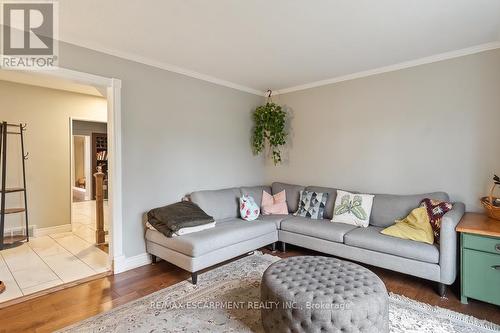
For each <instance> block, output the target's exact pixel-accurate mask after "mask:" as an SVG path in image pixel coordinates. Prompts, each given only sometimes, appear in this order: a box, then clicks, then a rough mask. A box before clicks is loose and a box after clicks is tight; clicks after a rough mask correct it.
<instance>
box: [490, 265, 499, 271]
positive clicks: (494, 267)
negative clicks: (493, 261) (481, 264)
mask: <svg viewBox="0 0 500 333" xmlns="http://www.w3.org/2000/svg"><path fill="white" fill-rule="evenodd" d="M491 268H493V269H496V270H497V271H500V265H493V266H491Z"/></svg>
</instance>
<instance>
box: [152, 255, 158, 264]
mask: <svg viewBox="0 0 500 333" xmlns="http://www.w3.org/2000/svg"><path fill="white" fill-rule="evenodd" d="M157 262H158V258H157V257H156V256H155V255H154V254H152V255H151V263H152V264H153V265H154V264H156V263H157Z"/></svg>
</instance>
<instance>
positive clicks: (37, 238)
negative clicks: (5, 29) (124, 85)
mask: <svg viewBox="0 0 500 333" xmlns="http://www.w3.org/2000/svg"><path fill="white" fill-rule="evenodd" d="M3 73H4V72H3V71H0V80H4V81H8V82H13V83H14V84H22V85H26V86H28V87H31V88H29V89H30V90H34V89H36V88H33V87H46V86H45V83H46V82H48V80H49V79H50V83H51V86H47V88H50V89H55V90H51V91H52V92H48V93H47V94H45V93H43V94H44V96H49V95H51V96H52V95H55V93H54V92H55V91H63V92H64V91H66V92H69V94H70V95H72V96H75V94H74V93H77V94H84V95H95V96H100V98H101V101H104V120H105V119H106V118H107V119H108V122H110V126H109V128H106V129H104V130H103V131H102V132H103V133H107V132H110V138H111V140H110V143H109V147H108V149H107V151H109V153H110V156H113V159H112V160H109V167H108V170H109V178H110V181H109V185H108V184H107V183H106V192H109V197H110V201H109V207H110V209H109V211H108V212H106V213H105V214H103V215H104V216H106V217H107V216H108V215H109V219H107V220H109V221H111V222H112V223H111V222H110V228H109V229H110V230H109V235H107V236H106V241H108V238H109V242H110V243H111V242H112V243H111V246H110V247H109V252H108V253H106V252H104V251H101V252H102V253H103V254H104V256H102V255H96V251H95V250H99V251H100V250H101V249H100V248H98V247H96V246H95V245H94V244H90V245H91V246H90V247H89V246H88V244H89V242H87V241H85V240H84V239H83V238H82V237H80V236H78V235H75V234H74V233H73V230H72V229H73V228H72V225H71V223H70V220H71V216H70V215H71V214H66V213H64V212H68V213H70V211H71V208H69V209H68V206H71V205H68V204H67V203H72V198H73V191H72V190H71V191H70V195H69V196H68V191H67V189H68V188H70V186H69V184H75V185H74V186H71V189H72V188H73V187H75V188H80V189H82V190H81V191H80V198H82V199H83V201H88V200H89V199H90V201H91V200H92V192H89V193H87V187H88V186H86V184H85V183H83V184H82V182H81V181H80V182H77V179H74V178H73V175H71V177H70V175H69V174H70V169H69V168H68V167H67V166H68V165H69V164H70V163H68V162H70V156H69V154H68V152H69V151H72V149H73V148H74V147H73V145H69V147H68V140H67V138H68V129H65V130H62V131H56V128H58V126H59V128H61V127H60V126H61V125H62V124H61V123H60V121H58V120H56V121H54V122H52V123H50V124H48V125H43V126H41V123H40V122H41V121H43V120H44V119H47V116H46V115H45V114H44V116H43V117H38V118H29V119H24V118H25V116H26V117H28V115H23V114H22V111H23V110H25V111H30V112H31V111H32V110H38V111H40V110H39V109H40V107H41V105H42V104H36V103H34V104H33V105H32V106H30V107H26V108H23V110H18V111H15V110H16V107H17V106H19V105H17V104H19V103H12V106H11V107H9V108H7V107H6V108H4V109H3V110H4V111H5V110H7V111H9V112H10V113H5V114H2V119H5V120H9V117H12V118H13V120H12V121H14V120H15V121H20V122H23V123H29V125H30V126H29V127H28V130H29V132H28V133H29V136H28V142H27V145H28V149H29V150H30V151H31V154H30V160H29V163H31V166H30V165H29V166H28V177H31V179H29V180H28V185H27V188H28V193H29V196H28V199H29V200H28V206H29V207H30V212H31V216H30V226H29V234H30V238H29V242H25V243H23V244H20V245H19V246H17V247H13V248H4V250H2V251H0V281H3V282H4V285H5V286H6V290H5V292H3V293H1V294H0V308H1V307H4V306H7V305H9V304H13V303H17V302H20V301H22V300H24V299H26V298H31V297H34V296H36V295H38V294H45V293H47V292H48V291H50V290H52V289H61V288H64V287H65V286H73V285H75V284H77V283H81V282H83V281H85V280H88V279H93V278H96V277H98V276H102V275H108V274H111V271H110V269H111V268H112V267H113V265H112V262H113V259H116V258H118V259H122V258H123V255H122V247H121V245H122V242H121V225H120V224H121V193H120V191H121V173H120V169H121V165H120V162H121V161H120V159H119V157H120V156H119V155H120V149H119V144H120V134H119V133H120V113H119V110H120V81H119V80H115V79H108V78H104V77H99V76H95V75H90V74H85V73H80V72H74V71H70V70H65V69H58V70H55V71H50V73H36V74H35V73H34V74H31V73H29V74H28V73H22V75H21V76H20V77H16V75H15V74H16V73H15V72H12V71H9V73H8V75H7V76H5V77H3V76H2V75H3ZM35 77H44V78H43V80H38V81H37V80H36V78H35ZM76 82H78V83H76ZM16 89H17V88H16ZM73 89H74V90H73ZM58 94H59V93H58ZM18 95H19V96H18V97H17V101H19V100H22V101H35V100H37V99H35V98H31V97H30V98H27V96H31V93H27V92H26V93H22V94H18ZM6 96H8V94H7V95H6ZM47 99H48V97H44V98H43V100H47ZM2 102H3V103H5V101H2ZM100 103H101V102H99V103H98V104H100ZM63 104H64V105H65V106H64V107H62V108H60V109H61V110H60V111H61V112H64V113H66V112H69V113H74V112H75V111H76V109H77V108H76V107H75V106H76V105H75V103H73V102H72V101H69V102H67V103H61V104H59V103H54V104H53V105H63ZM106 104H107V106H106ZM68 105H71V108H68V107H67V106H68ZM93 105H94V104H93ZM63 109H64V110H63ZM47 110H48V111H54V108H47ZM80 110H81V109H80ZM48 111H47V112H48ZM64 113H61V115H62V117H65V116H64ZM77 113H78V112H77ZM106 113H107V116H106ZM31 114H35V113H34V112H31ZM67 117H68V116H66V117H65V118H59V119H65V120H64V121H63V122H64V123H66V126H68V119H71V116H70V118H67ZM9 121H11V120H9ZM104 123H105V124H106V122H105V121H104ZM62 126H63V125H62ZM106 126H107V124H106ZM66 128H67V127H66ZM70 128H71V125H70ZM71 132H72V130H71V131H70V133H71ZM56 133H61V134H62V135H63V138H62V140H59V139H56V137H55V136H56ZM47 138H50V139H51V140H50V144H51V146H50V147H48V148H43V147H39V146H40V145H43V144H46V143H48V141H49V140H47ZM75 138H76V137H75ZM52 139H54V140H52ZM71 141H73V138H72V139H71ZM76 141H79V142H78V143H77V145H79V147H80V148H82V150H83V153H81V152H80V153H79V156H80V157H81V158H82V159H83V163H81V164H80V165H81V166H82V169H83V170H84V171H83V173H84V174H85V175H84V176H83V177H79V178H87V179H88V178H90V179H91V177H92V173H91V170H89V168H88V165H91V162H89V156H91V155H92V153H90V154H89V151H91V150H90V149H89V148H88V147H89V144H88V143H89V141H90V146H91V145H92V144H91V141H92V139H91V138H90V140H89V139H88V138H85V135H80V136H79V137H78V138H76ZM60 142H66V145H67V148H66V149H64V148H63V149H56V147H55V145H54V144H55V143H60ZM35 146H36V147H35ZM115 149H116V151H117V153H116V154H111V152H113V151H114V150H115ZM106 155H107V154H106ZM49 156H50V157H49ZM61 156H62V160H61ZM101 156H103V155H102V154H101ZM106 159H107V156H106ZM40 161H42V162H50V163H52V164H54V163H53V162H54V161H56V163H55V165H50V166H45V165H43V166H41V165H40V163H41V162H40ZM35 163H36V164H35ZM37 166H38V167H37ZM9 169H10V170H14V168H9ZM85 170H87V171H85ZM35 171H36V172H38V171H41V172H46V173H49V172H51V173H52V175H54V174H55V175H57V176H58V177H59V176H61V177H62V178H61V180H57V181H49V180H52V178H50V177H48V176H45V177H44V176H43V175H42V176H40V177H34V176H33V175H34V173H35ZM78 172H80V170H79V171H78ZM29 173H31V176H30V175H29ZM89 173H90V175H89ZM66 175H67V176H66ZM80 175H81V174H80ZM49 178H50V179H49ZM64 179H66V180H64ZM115 180H116V181H115ZM66 182H67V184H68V185H66ZM46 183H47V184H46ZM59 184H62V185H63V187H64V190H63V191H64V193H66V198H67V199H66V200H68V201H67V203H65V205H66V210H65V209H64V207H62V208H61V209H57V210H56V209H50V208H47V206H48V204H45V202H41V199H40V198H42V199H43V198H44V197H46V199H47V200H52V201H56V200H54V199H55V196H54V195H49V194H52V192H53V191H54V187H55V186H58V185H59ZM111 185H113V188H111V187H110V188H109V189H108V186H111ZM48 190H50V191H51V193H48V192H47V191H48ZM89 191H91V190H90V189H89ZM44 193H45V194H44ZM63 196H64V195H63ZM106 197H107V196H106ZM14 199H15V198H14ZM58 200H62V197H60V198H59V199H58ZM106 203H107V200H106ZM41 210H43V212H47V211H49V212H55V213H54V214H55V216H56V217H61V218H60V219H57V221H55V220H56V219H54V218H50V216H49V218H46V216H45V215H43V214H41V213H39V212H40V211H41ZM66 216H67V217H66ZM45 221H49V223H52V222H54V223H53V225H50V224H49V223H45ZM65 221H66V222H65ZM8 222H9V224H8V225H7V226H6V228H7V229H8V232H10V233H15V232H17V231H16V230H17V229H15V228H16V227H17V222H16V221H14V220H12V221H8ZM65 223H67V224H65ZM111 225H113V228H111ZM114 225H116V228H115V227H114ZM111 230H113V231H115V230H116V232H117V234H116V235H117V237H116V241H115V239H113V238H114V237H112V236H113V234H112V233H111ZM21 231H22V230H21ZM24 231H26V230H24ZM102 258H105V260H102ZM77 266H79V267H77ZM117 266H119V265H115V271H116V267H117Z"/></svg>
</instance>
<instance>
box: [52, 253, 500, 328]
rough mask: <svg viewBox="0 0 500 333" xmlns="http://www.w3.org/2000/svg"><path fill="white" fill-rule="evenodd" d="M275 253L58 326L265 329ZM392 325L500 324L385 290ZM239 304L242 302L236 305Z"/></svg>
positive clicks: (443, 326) (415, 326)
mask: <svg viewBox="0 0 500 333" xmlns="http://www.w3.org/2000/svg"><path fill="white" fill-rule="evenodd" d="M277 260H279V258H278V257H275V256H271V255H269V254H262V253H260V252H256V253H255V254H253V255H250V256H247V257H244V258H242V259H239V260H236V261H233V262H231V263H229V264H227V265H224V266H221V267H219V268H216V269H213V270H211V271H209V272H207V273H204V274H201V275H200V276H199V279H198V285H197V286H193V285H192V284H191V283H190V282H189V281H183V282H181V283H178V284H175V285H173V286H171V287H168V288H165V289H162V290H160V291H158V292H156V293H153V294H150V295H148V296H145V297H143V298H140V299H138V300H136V301H133V302H130V303H127V304H124V305H122V306H120V307H117V308H116V309H113V310H111V311H108V312H105V313H102V314H100V315H97V316H95V317H92V318H89V319H87V320H84V321H82V322H80V323H77V324H75V325H72V326H70V327H67V328H65V329H63V330H60V331H59V332H120V333H121V332H263V328H262V325H261V323H260V310H259V309H257V308H258V304H259V301H260V280H261V277H262V274H263V272H264V271H265V269H266V268H267V267H268V266H269V265H270V264H271V263H273V262H275V261H277ZM389 301H390V305H389V320H390V331H391V332H394V333H399V332H429V333H431V332H432V333H447V332H457V333H481V332H496V331H500V326H498V325H495V324H493V323H490V322H487V321H484V320H479V319H477V318H474V317H471V316H466V315H463V314H460V313H458V312H454V311H450V310H446V309H443V308H439V307H435V306H431V305H428V304H424V303H421V302H417V301H414V300H411V299H408V298H406V297H404V296H400V295H395V294H390V295H389ZM240 305H243V306H240Z"/></svg>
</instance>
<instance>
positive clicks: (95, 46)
mask: <svg viewBox="0 0 500 333" xmlns="http://www.w3.org/2000/svg"><path fill="white" fill-rule="evenodd" d="M61 41H62V42H65V43H69V44H73V45H76V46H79V47H83V48H86V49H90V50H93V51H97V52H100V53H104V54H107V55H111V56H114V57H118V58H122V59H126V60H130V61H134V62H137V63H140V64H143V65H147V66H151V67H156V68H159V69H163V70H166V71H169V72H173V73H177V74H181V75H184V76H188V77H192V78H195V79H198V80H202V81H206V82H210V83H213V84H216V85H219V86H223V87H227V88H232V89H236V90H239V91H243V92H246V93H249V94H253V95H257V96H264V95H265V92H263V91H260V90H257V89H253V88H250V87H246V86H243V85H241V84H237V83H234V82H230V81H226V80H223V79H219V78H216V77H214V76H210V75H206V74H202V73H199V72H195V71H192V70H189V69H186V68H183V67H179V66H175V65H172V64H168V63H165V62H161V61H156V60H153V59H150V58H147V57H142V56H139V55H137V54H132V53H129V52H123V51H118V50H116V49H112V48H108V47H104V46H102V45H98V44H95V43H89V42H75V41H71V40H61Z"/></svg>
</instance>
